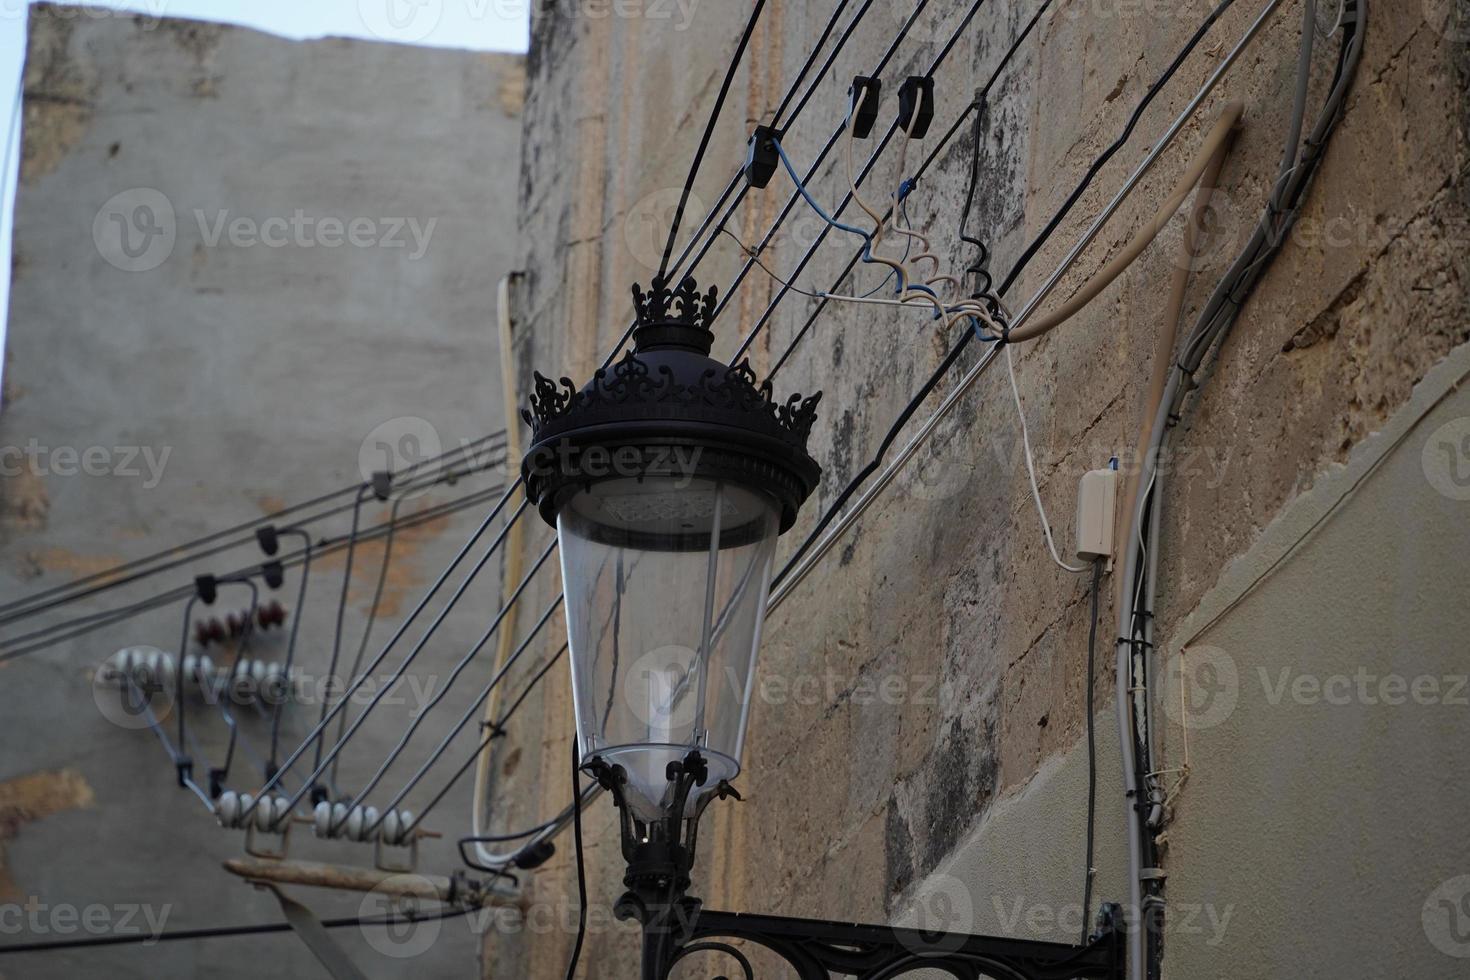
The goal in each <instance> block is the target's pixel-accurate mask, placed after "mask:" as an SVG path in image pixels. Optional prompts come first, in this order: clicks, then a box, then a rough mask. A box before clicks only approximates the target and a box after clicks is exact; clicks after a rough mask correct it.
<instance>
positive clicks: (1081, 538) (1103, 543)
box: [1076, 460, 1118, 562]
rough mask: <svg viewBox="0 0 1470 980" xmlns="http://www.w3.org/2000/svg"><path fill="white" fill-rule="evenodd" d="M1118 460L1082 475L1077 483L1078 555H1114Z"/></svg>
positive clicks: (1088, 558)
mask: <svg viewBox="0 0 1470 980" xmlns="http://www.w3.org/2000/svg"><path fill="white" fill-rule="evenodd" d="M1117 465H1118V463H1117V460H1114V461H1113V463H1112V465H1111V466H1109V467H1108V468H1107V469H1102V470H1091V471H1089V472H1087V473H1084V474H1082V482H1081V483H1079V484H1078V486H1077V525H1076V526H1077V557H1078V558H1081V559H1083V560H1084V561H1094V560H1096V559H1098V558H1105V559H1107V560H1108V561H1109V562H1111V561H1112V558H1113V515H1114V514H1115V513H1116V512H1117V503H1118V470H1117V468H1116V467H1117Z"/></svg>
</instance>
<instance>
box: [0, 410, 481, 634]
mask: <svg viewBox="0 0 1470 980" xmlns="http://www.w3.org/2000/svg"><path fill="white" fill-rule="evenodd" d="M492 441H498V442H499V443H500V446H496V447H486V448H501V447H502V446H503V444H504V441H505V433H504V432H497V433H492V434H491V435H488V436H484V437H482V438H480V439H477V440H475V441H474V442H471V443H466V444H465V445H464V446H461V447H460V448H458V449H452V450H449V451H448V452H444V453H440V454H439V455H438V456H436V457H433V458H432V459H429V460H423V461H422V462H420V463H416V464H414V465H413V466H410V467H409V468H408V469H406V470H404V471H403V472H402V473H398V474H395V476H394V479H395V480H398V479H404V478H407V477H408V476H409V475H410V474H412V473H413V472H414V471H415V470H418V469H420V468H422V467H424V466H428V465H432V464H433V463H435V462H440V461H442V460H444V459H447V458H448V457H449V456H450V455H453V454H459V455H464V454H465V453H467V452H469V451H470V450H471V449H472V448H478V447H480V446H483V445H484V444H486V443H489V442H492ZM363 486H369V484H362V483H354V484H352V485H351V486H348V487H343V488H342V489H340V490H334V491H332V492H331V493H326V494H322V495H321V496H318V497H314V498H312V499H311V500H307V501H303V502H301V503H297V504H292V505H291V506H289V507H284V508H282V509H280V510H277V511H273V512H271V513H269V514H266V515H264V516H262V517H259V518H256V519H255V520H251V521H245V522H243V523H240V524H236V525H234V526H233V527H228V528H225V529H224V530H221V531H214V532H211V533H210V534H206V535H204V536H203V537H199V538H195V539H193V540H191V541H186V542H184V543H183V544H180V545H175V546H174V547H172V548H168V549H166V550H164V551H159V552H155V553H154V554H152V555H146V556H144V557H142V558H135V559H133V560H132V561H128V562H124V563H122V564H121V565H114V566H113V567H111V568H108V569H104V570H103V571H100V572H93V573H92V574H90V575H84V576H82V577H81V578H78V579H73V580H72V581H70V582H65V583H62V584H60V585H55V586H52V587H51V588H48V589H43V590H42V591H40V592H36V593H32V594H31V595H28V596H25V597H23V598H20V599H16V600H14V601H12V602H8V603H5V604H3V605H0V625H4V624H7V623H12V622H16V621H18V620H21V619H26V618H29V617H31V616H34V615H35V614H37V613H41V612H45V611H46V610H48V609H53V608H55V607H56V606H59V605H65V604H67V603H71V602H76V601H78V600H81V599H86V598H89V597H91V596H93V595H97V594H99V593H102V592H106V591H109V590H112V589H116V588H118V587H120V586H123V585H128V584H130V583H132V582H136V581H138V580H140V579H144V578H151V577H153V576H154V575H158V574H161V573H162V572H166V571H170V570H172V569H175V568H178V567H180V566H182V565H187V564H189V563H190V562H194V561H200V560H203V559H205V558H209V557H212V556H214V555H217V554H219V553H221V552H223V551H228V550H230V549H231V548H237V547H240V546H242V545H245V544H248V543H250V541H251V540H252V536H251V535H252V533H253V531H254V529H255V528H257V527H264V526H265V525H267V524H273V523H279V522H280V519H281V518H283V517H286V516H288V515H290V514H294V513H297V512H299V511H302V510H308V509H311V508H313V507H317V506H320V505H321V504H324V503H327V502H329V501H332V500H335V499H336V498H338V497H342V496H345V495H347V494H349V493H352V492H353V491H354V490H357V489H359V488H360V487H363ZM349 507H351V505H350V504H348V505H345V506H340V507H336V508H333V509H330V510H327V511H324V512H322V513H320V514H314V515H311V516H308V517H305V518H302V519H301V520H299V521H297V522H295V523H296V524H297V525H298V526H305V525H307V524H315V523H318V522H320V521H322V520H325V519H327V518H329V517H333V516H335V515H337V514H340V513H343V512H344V511H346V510H347V509H348V508H349ZM241 535H243V536H241ZM225 538H238V539H237V540H231V541H227V542H225V543H223V544H219V545H216V546H215V547H213V548H209V549H206V550H204V551H198V550H197V549H199V548H201V547H202V546H204V545H207V544H211V543H213V542H217V541H222V540H223V539H225ZM180 552H186V553H185V554H182V555H181V554H180ZM163 559H169V560H167V561H164V562H163V564H160V565H158V566H157V567H156V568H149V569H147V570H145V571H136V569H138V568H140V567H141V566H145V565H149V564H152V563H154V562H158V561H161V560H163ZM124 572H131V574H127V575H124V574H121V573H124ZM88 583H99V584H96V585H94V586H92V587H90V588H79V587H81V586H85V585H87V584H88ZM63 592H70V593H71V594H68V595H66V596H59V593H63ZM41 600H47V601H41ZM22 607H24V608H22Z"/></svg>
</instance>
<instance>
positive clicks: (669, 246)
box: [655, 0, 766, 288]
mask: <svg viewBox="0 0 1470 980" xmlns="http://www.w3.org/2000/svg"><path fill="white" fill-rule="evenodd" d="M765 6H766V0H755V7H754V8H753V9H752V10H751V12H750V19H749V20H747V21H746V22H745V33H743V34H741V35H740V43H739V44H738V45H736V46H735V54H734V56H733V57H731V58H730V66H729V67H728V68H726V69H725V80H724V81H723V82H721V83H720V93H719V94H718V95H717V96H715V104H714V107H713V108H712V109H710V113H709V120H708V121H707V122H705V124H704V135H703V136H701V137H700V139H699V148H698V149H697V150H695V151H694V160H693V161H691V162H690V164H689V176H688V177H686V178H684V190H683V191H681V192H680V194H679V206H678V207H677V208H675V209H674V221H673V223H672V224H671V225H670V226H669V237H668V239H667V240H665V242H664V254H663V258H662V259H660V260H659V263H658V277H657V281H658V282H659V283H660V284H662V283H663V281H664V275H665V273H666V272H668V268H669V256H670V255H672V254H673V251H674V238H675V236H677V235H678V234H679V223H680V222H681V221H683V220H684V206H685V205H686V204H688V203H689V192H690V191H691V190H693V189H694V178H695V177H696V176H698V175H699V165H700V164H701V163H703V162H704V151H705V150H706V149H708V148H709V140H710V137H711V136H713V135H714V132H715V123H716V122H718V121H719V118H720V110H721V109H722V108H724V106H725V96H726V95H728V94H730V83H731V82H733V81H735V70H736V69H737V68H739V67H740V60H741V59H742V58H743V57H744V56H745V46H746V45H747V44H749V43H750V35H751V34H752V33H754V32H755V24H756V21H758V20H760V17H761V11H762V10H764V9H765ZM655 288H657V287H655Z"/></svg>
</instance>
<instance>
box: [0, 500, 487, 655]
mask: <svg viewBox="0 0 1470 980" xmlns="http://www.w3.org/2000/svg"><path fill="white" fill-rule="evenodd" d="M446 482H452V481H446ZM502 489H503V487H502V486H500V485H496V486H493V487H488V488H486V489H484V490H477V491H475V492H474V493H470V494H466V495H464V496H462V497H459V498H458V499H456V500H453V501H447V502H445V503H443V504H436V505H435V506H434V507H430V508H426V509H424V510H422V511H419V512H418V513H416V514H411V515H409V516H408V517H406V518H404V519H402V520H400V521H395V522H392V524H391V525H390V524H388V523H380V524H375V525H373V526H372V527H370V528H368V529H367V530H365V531H364V532H363V533H362V534H361V535H360V536H359V540H361V541H372V540H376V539H377V538H379V537H382V536H383V535H384V534H385V533H387V531H388V528H389V527H390V526H391V527H396V528H398V529H399V530H407V529H409V528H412V527H417V526H418V525H420V524H424V523H427V522H429V521H433V520H437V519H438V518H440V517H445V516H448V515H450V514H454V513H457V512H459V511H462V510H465V509H467V508H470V507H474V506H477V505H479V504H481V503H484V502H486V501H487V500H489V499H490V498H492V497H494V496H495V495H496V494H498V493H500V492H501V491H502ZM346 546H347V539H346V538H345V537H342V538H330V537H323V538H319V539H318V540H317V542H316V544H315V545H314V549H315V550H314V551H313V554H314V555H318V556H321V557H325V556H327V555H331V554H335V553H336V552H338V551H341V550H342V549H343V548H345V547H346ZM301 563H302V553H301V552H300V551H297V552H293V553H292V554H291V555H288V556H287V557H285V558H283V559H281V567H282V568H291V567H294V566H296V565H299V564H301ZM262 570H263V564H256V565H251V566H247V567H245V568H241V569H237V570H235V571H234V572H231V573H230V575H229V576H228V577H231V578H235V577H239V576H246V575H250V576H253V575H259V574H260V573H261V572H262ZM221 577H222V578H223V577H225V576H221ZM193 592H194V586H193V585H184V586H178V587H176V588H174V589H170V590H168V591H166V592H161V593H159V594H157V595H154V596H150V597H149V598H147V599H142V600H140V601H138V602H136V603H134V604H132V605H129V606H124V607H122V608H120V609H109V610H104V611H102V612H98V613H89V614H87V615H85V616H79V617H77V618H75V619H70V620H67V621H65V622H61V623H56V624H53V625H51V626H47V627H43V628H42V629H39V630H35V631H32V632H31V633H26V634H23V635H21V636H17V637H11V638H8V639H7V640H5V641H4V642H5V643H6V644H7V648H6V649H4V650H0V663H5V662H6V661H9V660H14V659H17V658H19V657H23V656H26V655H28V654H31V653H36V652H38V651H40V650H44V649H47V648H49V647H52V646H55V645H56V644H58V643H63V642H65V641H67V640H73V639H76V638H77V637H79V636H84V635H86V634H88V633H92V632H95V631H96V630H99V629H103V628H105V627H108V626H112V625H114V624H116V623H120V622H124V621H126V620H128V619H132V618H134V617H136V616H140V615H142V614H143V613H146V612H151V611H152V610H154V609H161V608H163V607H164V606H170V605H173V604H174V603H175V602H179V601H181V600H183V599H187V598H188V597H189V596H190V595H192V594H193ZM58 634H59V635H58ZM17 643H19V644H23V645H21V646H9V644H17Z"/></svg>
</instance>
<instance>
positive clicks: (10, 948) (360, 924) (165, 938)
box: [0, 906, 473, 956]
mask: <svg viewBox="0 0 1470 980" xmlns="http://www.w3.org/2000/svg"><path fill="white" fill-rule="evenodd" d="M472 911H473V909H472V908H471V907H470V906H456V907H453V908H447V909H443V910H438V911H436V912H433V913H430V914H427V915H425V914H423V913H418V912H409V913H404V914H400V915H387V916H379V917H373V918H363V917H361V916H353V917H351V918H343V919H322V920H321V925H322V927H323V928H326V929H349V928H353V929H365V928H374V927H378V926H397V925H404V924H412V923H415V922H433V921H445V920H448V919H457V918H459V917H461V916H464V915H468V914H469V913H470V912H472ZM293 928H294V927H293V926H292V925H291V924H290V923H289V922H263V923H259V924H256V925H246V926H209V927H206V928H202V929H175V930H172V931H170V932H159V933H152V932H142V933H136V934H135V933H129V934H127V935H121V936H119V935H113V936H88V937H87V938H85V939H47V940H42V941H39V942H33V943H5V944H0V956H3V955H5V954H7V953H44V952H56V951H60V950H68V949H92V948H94V947H99V946H131V945H140V946H152V945H153V944H155V943H168V942H181V941H192V940H197V939H222V938H227V937H230V936H259V935H264V934H268V933H273V932H291V931H292V930H293Z"/></svg>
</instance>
